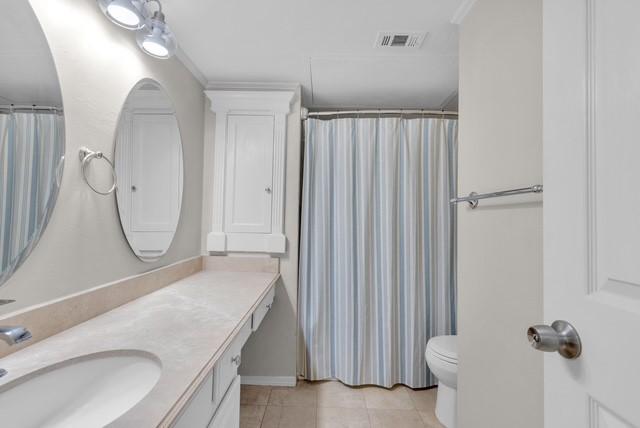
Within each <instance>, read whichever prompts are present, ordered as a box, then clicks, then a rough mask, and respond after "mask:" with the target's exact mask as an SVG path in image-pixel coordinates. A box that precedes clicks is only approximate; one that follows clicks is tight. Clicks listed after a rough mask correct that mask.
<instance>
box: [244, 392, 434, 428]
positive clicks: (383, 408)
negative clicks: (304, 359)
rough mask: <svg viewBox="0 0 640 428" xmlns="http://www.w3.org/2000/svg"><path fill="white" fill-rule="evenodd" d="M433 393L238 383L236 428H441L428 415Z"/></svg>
mask: <svg viewBox="0 0 640 428" xmlns="http://www.w3.org/2000/svg"><path fill="white" fill-rule="evenodd" d="M436 391H437V389H436V388H432V389H425V390H419V391H414V390H412V389H410V388H407V387H404V386H396V387H394V388H393V389H391V390H387V389H384V388H378V387H374V386H367V387H359V388H350V387H348V386H345V385H343V384H341V383H340V382H299V383H298V385H297V386H296V387H291V388H287V387H267V386H250V385H243V386H242V393H241V398H240V402H241V407H240V428H307V427H309V428H413V427H416V428H417V427H419V428H443V427H442V425H441V424H440V423H439V422H438V420H437V419H436V416H435V413H434V410H435V404H436Z"/></svg>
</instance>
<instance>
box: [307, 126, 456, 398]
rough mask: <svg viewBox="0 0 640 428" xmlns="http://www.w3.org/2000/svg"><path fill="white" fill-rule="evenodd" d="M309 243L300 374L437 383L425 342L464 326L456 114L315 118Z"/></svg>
mask: <svg viewBox="0 0 640 428" xmlns="http://www.w3.org/2000/svg"><path fill="white" fill-rule="evenodd" d="M305 136H306V148H305V155H304V173H303V182H304V183H303V198H302V226H301V248H300V278H299V279H300V281H299V284H300V289H299V300H298V301H299V308H298V314H299V326H300V334H299V342H300V343H299V345H300V350H301V352H300V361H299V371H300V374H301V375H302V376H303V377H304V378H306V379H308V380H321V379H338V380H340V381H342V382H343V383H345V384H348V385H366V384H372V385H380V386H384V387H391V386H393V385H395V384H405V385H407V386H410V387H412V388H422V387H426V386H430V385H434V384H435V383H436V379H435V378H434V377H433V376H432V374H431V373H430V372H429V370H428V367H427V364H426V361H425V357H424V352H425V347H426V344H427V340H428V339H429V338H430V337H432V336H436V335H441V334H454V333H455V331H456V318H455V305H456V284H455V266H454V263H455V248H454V242H455V236H454V235H455V218H454V216H455V211H454V210H453V208H452V207H451V206H450V204H449V199H450V198H451V197H452V196H453V195H455V194H456V160H457V157H456V154H457V120H455V119H446V118H417V119H408V118H372V119H369V118H355V119H349V118H340V119H331V120H320V119H309V120H307V121H306V128H305Z"/></svg>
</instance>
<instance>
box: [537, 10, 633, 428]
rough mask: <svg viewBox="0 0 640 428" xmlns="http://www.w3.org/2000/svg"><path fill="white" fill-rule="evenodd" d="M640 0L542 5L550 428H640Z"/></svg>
mask: <svg viewBox="0 0 640 428" xmlns="http://www.w3.org/2000/svg"><path fill="white" fill-rule="evenodd" d="M639 20H640V1H637V0H544V25H543V37H544V49H543V64H544V65H543V67H544V185H545V196H544V270H545V272H544V312H545V322H546V323H547V324H548V323H551V322H552V321H554V320H558V319H559V320H566V321H568V322H570V323H571V324H573V326H574V327H575V328H576V330H577V332H578V333H579V335H580V337H581V341H582V346H583V349H582V355H581V356H580V357H578V358H577V359H575V360H568V359H564V358H562V357H561V356H560V355H558V354H556V353H549V354H546V355H545V366H544V370H545V372H544V377H545V392H544V394H545V403H544V404H545V409H544V410H545V427H546V428H552V427H558V428H572V427H579V428H586V427H589V428H598V427H607V428H618V427H640V166H639V165H640V24H639V22H640V21H639Z"/></svg>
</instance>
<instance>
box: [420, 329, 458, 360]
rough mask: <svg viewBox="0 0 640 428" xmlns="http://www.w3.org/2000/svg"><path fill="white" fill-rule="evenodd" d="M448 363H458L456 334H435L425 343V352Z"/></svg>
mask: <svg viewBox="0 0 640 428" xmlns="http://www.w3.org/2000/svg"><path fill="white" fill-rule="evenodd" d="M429 351H430V352H431V354H432V355H433V356H434V357H436V358H438V359H439V360H442V361H445V362H447V363H450V364H456V365H457V364H458V346H457V338H456V336H437V337H433V338H431V340H429V342H428V343H427V352H429Z"/></svg>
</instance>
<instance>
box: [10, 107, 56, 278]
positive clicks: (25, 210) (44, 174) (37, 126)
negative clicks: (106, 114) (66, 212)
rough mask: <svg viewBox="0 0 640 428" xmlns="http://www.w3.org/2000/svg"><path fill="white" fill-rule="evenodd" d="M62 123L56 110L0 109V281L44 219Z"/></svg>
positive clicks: (51, 193) (32, 242)
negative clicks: (45, 111)
mask: <svg viewBox="0 0 640 428" xmlns="http://www.w3.org/2000/svg"><path fill="white" fill-rule="evenodd" d="M63 127H64V122H63V118H62V116H61V115H59V114H54V113H33V112H24V113H23V112H13V113H0V284H2V283H3V282H4V281H5V280H6V279H7V278H8V277H9V276H10V275H11V274H12V273H13V272H14V271H15V269H17V268H18V267H19V266H20V264H21V263H22V262H23V261H24V259H25V258H26V256H28V255H29V252H30V251H31V249H32V247H33V246H34V245H35V244H36V243H37V240H38V238H39V237H40V235H41V233H42V230H43V229H44V227H45V226H46V223H47V221H48V219H49V215H50V214H51V211H52V205H53V204H54V203H55V200H56V196H57V192H58V188H59V186H60V178H61V174H62V165H63V159H64V137H63V135H64V130H63Z"/></svg>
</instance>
